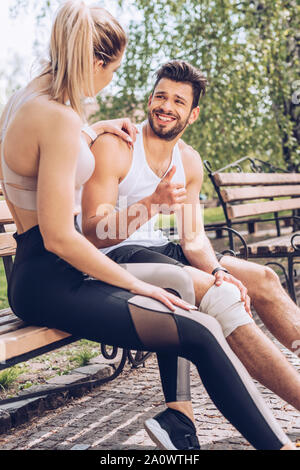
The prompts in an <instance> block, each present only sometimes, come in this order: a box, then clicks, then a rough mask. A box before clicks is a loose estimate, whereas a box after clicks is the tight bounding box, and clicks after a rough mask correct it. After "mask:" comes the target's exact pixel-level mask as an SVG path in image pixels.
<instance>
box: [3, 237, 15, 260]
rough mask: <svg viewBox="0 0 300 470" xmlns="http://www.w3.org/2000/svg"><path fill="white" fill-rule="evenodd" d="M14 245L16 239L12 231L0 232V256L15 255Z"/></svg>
mask: <svg viewBox="0 0 300 470" xmlns="http://www.w3.org/2000/svg"><path fill="white" fill-rule="evenodd" d="M16 247H17V244H16V240H15V239H14V237H13V234H12V233H0V257H3V256H13V255H15V253H16Z"/></svg>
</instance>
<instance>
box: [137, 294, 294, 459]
mask: <svg viewBox="0 0 300 470" xmlns="http://www.w3.org/2000/svg"><path fill="white" fill-rule="evenodd" d="M129 304H130V311H131V315H132V320H133V323H134V325H135V329H136V331H137V333H138V335H139V337H140V338H141V341H142V342H143V343H145V346H146V347H147V349H152V348H153V349H156V350H157V349H161V348H166V349H169V350H174V348H175V352H177V354H178V355H181V356H183V357H185V358H186V359H189V360H190V361H192V362H193V363H194V364H195V365H196V367H197V369H198V371H199V375H200V377H201V380H202V382H203V384H204V386H205V388H206V390H207V392H208V394H209V395H210V397H211V399H212V400H213V402H214V403H215V405H216V406H217V408H218V409H219V410H220V411H221V412H222V414H223V415H224V416H225V417H226V418H227V419H228V420H229V421H230V422H231V423H232V424H233V425H234V426H235V427H236V428H237V429H238V430H239V431H240V432H241V434H242V435H243V436H244V437H245V438H246V439H247V440H248V441H249V442H250V443H251V444H252V445H253V446H254V447H255V448H256V449H270V450H271V449H272V450H279V449H281V448H283V447H284V446H285V445H287V444H289V439H288V438H287V436H286V435H285V434H284V432H283V431H282V430H281V428H280V426H279V425H278V423H277V422H276V420H275V418H274V417H273V415H272V413H271V412H270V410H269V408H268V407H267V406H266V404H265V403H264V401H263V400H262V398H261V396H260V394H259V393H258V390H257V389H256V387H255V385H254V383H253V381H252V379H251V377H250V376H249V374H248V372H247V371H246V369H245V368H244V366H243V365H242V363H241V362H240V361H239V360H238V358H237V357H236V356H235V355H234V353H233V352H232V351H231V349H230V348H229V346H228V344H227V342H226V340H225V338H224V335H223V333H222V330H221V327H220V325H219V324H218V322H217V321H216V320H215V319H213V318H211V317H209V316H208V315H206V314H203V313H201V312H196V313H195V312H192V311H191V312H184V311H183V310H182V309H177V310H176V312H175V313H174V314H170V313H169V312H167V309H166V308H165V307H164V306H163V305H160V304H159V303H158V302H156V301H155V300H153V299H145V298H143V297H140V296H135V297H134V298H132V299H130V300H129ZM159 311H160V312H161V313H162V314H159ZM175 325H176V326H175ZM155 332H160V334H159V335H157V334H155Z"/></svg>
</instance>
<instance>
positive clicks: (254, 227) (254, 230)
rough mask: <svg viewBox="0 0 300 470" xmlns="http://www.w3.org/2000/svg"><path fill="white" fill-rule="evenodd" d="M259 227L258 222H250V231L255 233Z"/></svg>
mask: <svg viewBox="0 0 300 470" xmlns="http://www.w3.org/2000/svg"><path fill="white" fill-rule="evenodd" d="M256 229H257V224H256V222H248V233H249V234H251V233H255V232H256Z"/></svg>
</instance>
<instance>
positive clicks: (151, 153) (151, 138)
mask: <svg viewBox="0 0 300 470" xmlns="http://www.w3.org/2000/svg"><path fill="white" fill-rule="evenodd" d="M180 137H181V134H180V135H178V136H177V137H176V138H175V139H174V140H171V141H168V140H164V139H162V138H161V137H158V136H157V135H156V134H155V133H154V132H153V130H152V129H151V126H150V124H149V121H146V124H145V125H144V127H143V140H144V148H145V152H146V155H147V160H148V161H151V162H153V163H154V164H157V165H158V164H159V163H160V162H161V163H163V162H164V161H166V160H168V159H169V158H171V155H172V153H173V149H174V147H175V145H176V144H177V142H178V141H179V139H180Z"/></svg>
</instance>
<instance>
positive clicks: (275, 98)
mask: <svg viewBox="0 0 300 470" xmlns="http://www.w3.org/2000/svg"><path fill="white" fill-rule="evenodd" d="M60 3H61V1H60V0H51V1H49V0H1V2H0V44H1V46H0V106H3V104H4V103H5V101H6V99H7V98H8V97H9V96H10V94H11V93H12V92H13V91H14V90H15V89H17V88H18V87H20V86H23V85H24V84H25V83H26V82H27V80H28V79H29V78H30V77H32V76H34V72H35V65H36V64H37V63H38V61H39V60H40V59H41V58H42V57H44V56H45V54H47V45H48V40H49V35H50V29H51V23H52V19H53V15H54V13H55V11H56V9H57V7H58V6H59V4H60ZM86 3H87V4H97V5H99V6H102V7H105V8H107V9H108V10H109V11H110V12H111V13H112V14H113V15H115V16H116V17H117V18H118V19H119V21H120V22H121V24H122V25H123V26H124V28H125V29H126V31H127V32H128V36H129V46H128V48H127V52H126V56H125V58H124V62H123V66H122V68H121V69H120V70H119V72H118V74H117V75H116V76H115V79H114V81H113V83H112V84H111V86H110V87H109V88H107V89H105V90H104V92H102V93H101V94H100V96H98V97H97V101H91V102H90V103H87V110H88V113H89V115H90V116H91V120H96V119H102V118H115V117H119V116H130V117H131V118H133V119H134V120H135V121H136V122H140V121H141V120H143V119H144V117H145V109H146V103H147V98H148V96H149V93H150V92H151V88H152V84H153V81H154V72H155V70H156V69H157V68H158V66H159V65H160V64H161V63H163V62H165V61H167V60H169V59H174V58H181V59H184V60H187V61H189V62H191V63H192V64H193V65H195V66H197V67H199V68H200V69H201V70H202V71H203V72H204V73H205V74H206V76H207V78H208V81H209V87H208V92H207V95H206V96H205V97H204V98H203V99H202V101H201V112H200V117H199V120H198V121H197V122H196V123H195V124H194V125H193V126H191V127H190V128H189V129H188V130H187V131H186V133H185V135H184V140H185V141H186V142H188V143H189V144H190V145H192V146H193V147H195V148H196V149H197V150H198V151H199V153H200V155H201V156H202V158H203V159H206V160H209V161H210V162H211V163H212V165H213V167H218V166H220V165H225V164H227V163H229V162H232V161H234V160H237V159H238V158H241V157H244V156H246V155H247V156H254V157H258V158H262V159H264V160H267V161H270V162H272V163H273V164H276V165H278V166H283V167H286V168H287V169H288V170H296V171H297V168H298V165H299V163H300V146H299V143H300V4H299V2H298V1H297V0H289V1H284V0H254V1H251V0H250V1H249V0H247V1H243V0H241V1H233V0H202V1H199V0H155V2H149V1H147V0H134V1H133V0H119V1H118V0H110V1H108V0H101V1H98V2H95V1H89V0H86ZM203 192H204V193H205V194H206V195H208V197H210V196H211V195H212V193H213V189H212V188H211V186H210V183H209V182H208V181H206V182H205V185H204V190H203Z"/></svg>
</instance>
